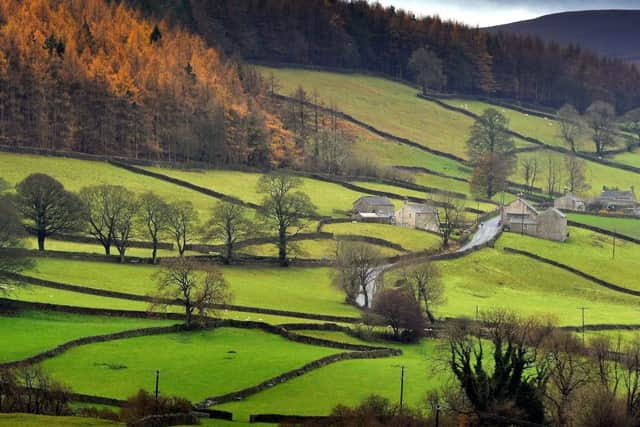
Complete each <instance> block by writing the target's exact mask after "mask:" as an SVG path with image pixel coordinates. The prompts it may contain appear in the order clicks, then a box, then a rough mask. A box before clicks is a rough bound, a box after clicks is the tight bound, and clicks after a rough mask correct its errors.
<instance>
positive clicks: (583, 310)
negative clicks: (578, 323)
mask: <svg viewBox="0 0 640 427" xmlns="http://www.w3.org/2000/svg"><path fill="white" fill-rule="evenodd" d="M587 309H588V307H584V306H582V307H578V310H581V311H582V345H584V342H585V340H584V312H585V310H587Z"/></svg>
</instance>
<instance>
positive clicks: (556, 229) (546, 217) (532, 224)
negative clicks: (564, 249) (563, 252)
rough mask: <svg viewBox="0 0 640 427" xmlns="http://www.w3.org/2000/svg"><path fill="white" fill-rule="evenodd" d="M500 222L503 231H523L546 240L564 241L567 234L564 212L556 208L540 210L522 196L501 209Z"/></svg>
mask: <svg viewBox="0 0 640 427" xmlns="http://www.w3.org/2000/svg"><path fill="white" fill-rule="evenodd" d="M502 224H503V226H504V229H505V231H511V232H513V233H523V234H527V235H529V236H534V237H539V238H541V239H546V240H555V241H558V242H564V241H565V240H567V237H568V236H569V234H568V232H567V217H566V215H565V214H563V213H562V212H560V211H559V210H558V209H556V208H550V209H547V210H545V211H543V212H540V211H538V210H537V209H536V208H535V207H533V205H532V204H531V203H530V202H528V201H527V200H524V199H522V198H520V199H517V200H515V201H513V202H512V203H511V204H509V205H507V206H505V207H504V208H503V209H502Z"/></svg>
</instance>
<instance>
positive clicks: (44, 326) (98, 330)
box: [0, 311, 177, 362]
mask: <svg viewBox="0 0 640 427" xmlns="http://www.w3.org/2000/svg"><path fill="white" fill-rule="evenodd" d="M175 323H177V322H175V321H166V320H162V321H159V320H147V319H127V318H119V317H100V316H81V315H75V314H67V313H55V312H41V311H24V312H20V313H17V314H15V315H2V316H0V341H2V342H3V343H8V345H2V347H1V348H0V362H9V361H13V360H20V359H24V358H26V357H29V356H33V355H35V354H37V353H40V352H42V351H45V350H50V349H52V348H54V347H56V346H58V345H60V344H63V343H65V342H67V341H71V340H74V339H77V338H82V337H86V336H91V335H104V334H111V333H114V332H120V331H125V330H129V329H138V328H147V327H151V326H165V325H172V324H175Z"/></svg>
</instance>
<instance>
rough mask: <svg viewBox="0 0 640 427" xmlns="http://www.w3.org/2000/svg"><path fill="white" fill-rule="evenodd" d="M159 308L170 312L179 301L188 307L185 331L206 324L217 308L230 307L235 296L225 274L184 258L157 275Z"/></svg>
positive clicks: (156, 296)
mask: <svg viewBox="0 0 640 427" xmlns="http://www.w3.org/2000/svg"><path fill="white" fill-rule="evenodd" d="M155 278H156V282H157V285H158V286H157V292H156V293H155V295H154V298H155V302H154V303H153V304H152V306H151V308H152V310H153V309H155V308H161V309H165V310H166V309H167V308H168V307H169V306H170V305H172V304H173V303H175V302H176V301H177V302H179V303H180V305H182V306H183V307H184V314H185V320H184V323H185V328H187V329H190V328H192V327H194V326H197V324H198V323H205V322H206V318H207V316H208V315H209V314H210V313H211V312H212V311H213V310H214V309H215V307H216V306H223V305H225V304H229V303H230V302H231V301H232V300H233V294H232V293H231V290H230V289H229V284H228V282H227V281H226V280H225V278H224V275H223V274H222V271H220V270H219V269H217V268H214V267H210V266H204V265H201V264H198V263H197V262H196V261H193V260H191V259H189V258H186V257H182V258H177V259H176V260H173V261H170V262H167V263H165V264H164V266H163V268H162V269H161V270H160V271H158V272H157V273H156V274H155Z"/></svg>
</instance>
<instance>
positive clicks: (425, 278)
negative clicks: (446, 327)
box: [402, 260, 446, 322]
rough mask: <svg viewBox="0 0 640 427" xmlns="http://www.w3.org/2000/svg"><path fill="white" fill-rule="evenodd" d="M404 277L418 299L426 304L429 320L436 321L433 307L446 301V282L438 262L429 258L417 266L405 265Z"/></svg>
mask: <svg viewBox="0 0 640 427" xmlns="http://www.w3.org/2000/svg"><path fill="white" fill-rule="evenodd" d="M402 279H403V281H404V282H405V283H406V284H407V285H408V286H409V287H410V289H411V290H412V292H413V293H414V295H415V298H416V300H417V301H420V302H421V303H422V305H423V306H424V310H425V314H426V315H427V317H428V318H429V320H430V321H431V322H434V321H435V317H434V316H433V313H432V312H431V310H432V308H433V307H434V306H437V305H441V304H444V302H445V301H446V298H445V296H444V284H443V283H442V280H441V273H440V270H439V269H438V267H437V266H436V264H435V263H434V262H431V261H428V260H427V261H425V262H422V263H421V264H419V265H417V266H405V267H404V268H403V269H402Z"/></svg>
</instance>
